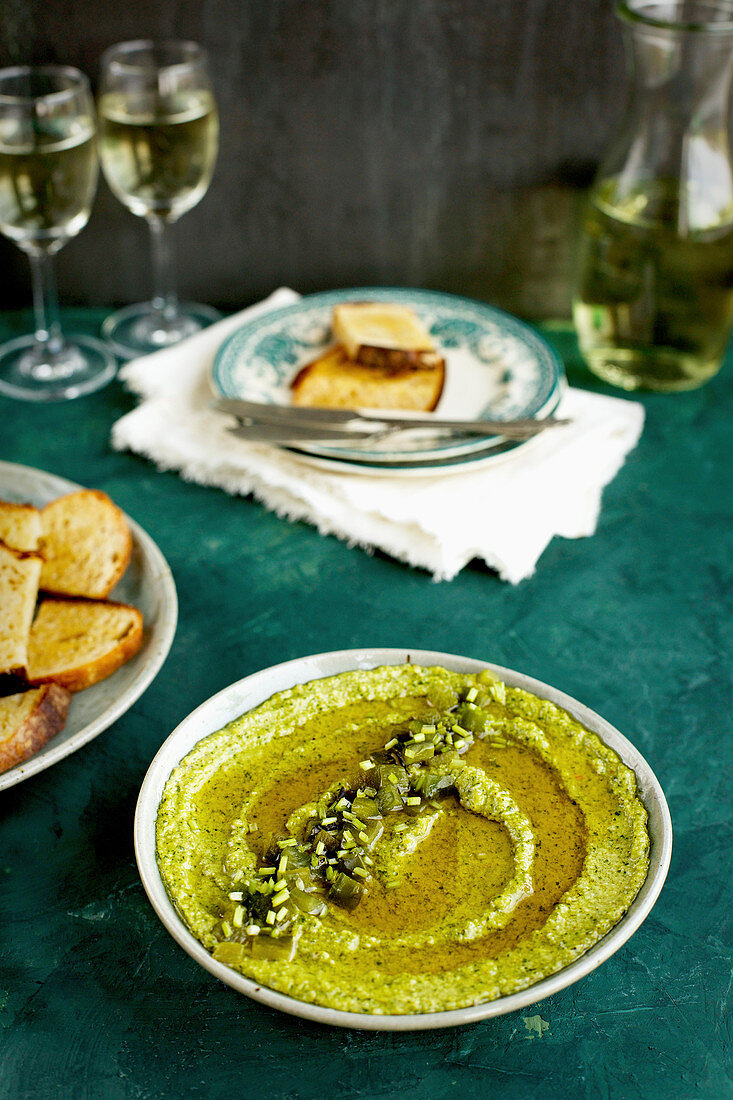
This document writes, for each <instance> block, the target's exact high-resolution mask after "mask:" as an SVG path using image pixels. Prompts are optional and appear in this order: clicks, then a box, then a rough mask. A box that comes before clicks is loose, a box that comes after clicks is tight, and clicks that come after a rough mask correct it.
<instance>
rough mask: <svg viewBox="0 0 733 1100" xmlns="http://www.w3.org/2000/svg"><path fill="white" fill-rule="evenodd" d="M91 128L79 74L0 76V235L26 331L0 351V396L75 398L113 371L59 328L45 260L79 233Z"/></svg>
mask: <svg viewBox="0 0 733 1100" xmlns="http://www.w3.org/2000/svg"><path fill="white" fill-rule="evenodd" d="M95 137H96V122H95V115H94V103H93V100H92V96H91V92H90V90H89V83H88V81H87V78H86V77H85V76H84V75H83V73H80V72H78V71H77V70H76V69H71V68H64V67H61V66H41V67H37V68H32V67H27V66H26V67H19V68H13V69H3V70H0V232H2V233H3V234H4V235H5V236H6V237H8V238H9V239H10V240H11V241H13V242H14V243H15V244H17V245H18V247H19V248H21V249H22V250H23V251H24V252H25V253H27V255H28V257H29V259H30V263H31V271H32V275H33V300H34V306H35V316H36V331H35V334H34V335H33V336H24V337H21V338H20V339H18V340H12V341H10V343H8V344H5V345H3V346H2V347H0V391H2V392H3V393H6V394H9V395H10V396H12V397H19V398H22V399H25V400H32V401H48V400H60V399H63V398H70V397H78V396H80V395H81V394H84V393H89V392H90V391H92V390H95V389H98V388H99V387H100V386H103V385H105V384H106V383H107V382H108V381H109V380H110V378H112V376H113V375H114V372H115V360H114V357H113V356H112V355H111V354H110V352H109V350H108V348H107V347H106V346H105V345H104V344H103V343H101V342H100V341H98V340H94V339H93V338H92V337H85V336H80V337H76V338H74V339H73V340H72V339H66V338H65V337H64V336H63V334H62V332H61V325H60V321H59V313H58V301H57V296H56V284H55V277H54V270H53V259H52V258H53V256H54V254H55V253H56V252H58V250H59V249H60V248H62V247H63V245H64V244H66V242H67V241H68V240H69V239H70V238H71V237H75V236H76V234H77V233H78V232H79V231H80V230H81V229H83V228H84V226H85V225H86V223H87V221H88V220H89V214H90V211H91V208H92V202H93V200H94V195H95V191H96V187H97V175H98V167H97V151H96V140H95Z"/></svg>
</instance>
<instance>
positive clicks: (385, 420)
mask: <svg viewBox="0 0 733 1100" xmlns="http://www.w3.org/2000/svg"><path fill="white" fill-rule="evenodd" d="M212 407H213V408H214V409H216V410H218V411H219V412H224V413H230V414H231V415H232V416H235V417H236V418H237V419H238V420H242V421H245V422H246V423H248V424H259V425H265V424H269V425H272V426H273V427H274V426H277V427H279V428H280V429H283V428H286V429H288V430H291V431H294V430H297V431H301V430H306V429H317V430H319V431H323V430H324V429H328V430H329V431H332V432H333V431H336V432H337V434H335V435H332V436H329V437H328V438H340V439H343V438H344V437H345V436H346V435H348V434H352V433H353V434H355V435H356V434H360V433H364V434H367V435H373V434H375V433H376V432H379V431H380V430H381V431H395V430H407V431H409V430H414V429H416V428H427V429H429V430H430V431H434V432H445V431H448V432H452V433H454V434H459V435H503V436H505V437H507V438H511V439H529V438H530V437H531V436H533V435H537V434H538V433H539V432H542V431H544V430H545V428H552V427H556V426H558V425H561V424H567V423H568V421H567V420H558V419H557V418H555V417H546V418H545V419H544V420H535V419H531V418H526V419H522V420H444V419H441V418H439V417H432V416H431V417H426V416H415V417H413V416H410V417H408V416H396V415H393V414H392V413H389V412H386V413H382V412H381V411H380V412H379V413H377V412H373V413H360V412H358V411H357V410H356V409H321V408H310V407H307V408H306V407H304V406H300V405H268V404H265V403H261V402H258V401H244V400H242V399H240V398H234V397H225V398H219V399H218V400H216V401H215V402H214V403H213V406H212ZM301 438H305V437H303V436H301ZM312 438H314V439H315V438H321V439H323V438H326V437H324V436H323V435H320V436H318V437H316V436H315V435H314V436H312Z"/></svg>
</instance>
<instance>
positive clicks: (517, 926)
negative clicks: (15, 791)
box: [135, 649, 672, 1030]
mask: <svg viewBox="0 0 733 1100" xmlns="http://www.w3.org/2000/svg"><path fill="white" fill-rule="evenodd" d="M671 843H672V829H671V822H670V817H669V811H668V808H667V804H666V801H665V798H664V794H663V792H662V789H661V787H660V785H659V783H658V781H657V779H656V777H655V776H654V774H653V772H652V770H651V768H650V767H649V765H648V764H647V763H646V761H645V760H644V759H643V758H642V756H641V755H640V754H639V753H638V751H637V750H636V749H635V748H634V747H633V745H632V744H631V743H630V742H629V741H627V740H626V738H625V737H623V735H622V734H621V733H619V732H618V730H616V729H614V728H613V727H612V726H610V725H609V724H608V723H607V722H606V721H605V720H604V719H603V718H601V717H600V716H599V715H597V714H595V713H594V712H592V711H591V710H589V709H588V708H587V707H585V706H583V705H582V704H581V703H579V702H577V701H576V700H574V699H572V698H570V697H569V696H567V695H564V694H563V693H561V692H559V691H557V690H556V689H554V688H552V687H549V686H547V685H545V684H542V683H540V682H539V681H536V680H533V679H531V678H530V677H528V676H525V675H523V674H522V673H519V672H514V671H512V670H510V669H505V668H501V667H499V666H496V665H492V664H489V663H487V662H484V661H480V660H474V659H471V658H467V657H460V656H457V655H454V654H448V653H439V652H432V651H421V650H408V649H357V650H343V651H339V652H334V653H326V654H318V655H315V656H310V657H305V658H302V659H299V660H295V661H289V662H287V663H285V664H281V665H277V666H274V667H272V668H269V669H265V670H264V671H262V672H257V673H255V674H253V675H251V676H247V677H245V678H244V679H243V680H240V681H239V682H237V683H235V684H232V685H231V686H230V687H228V688H226V689H224V691H221V692H219V693H218V694H217V695H215V696H213V698H211V699H209V700H207V701H206V702H205V703H203V704H202V705H201V706H200V707H199V708H198V709H197V710H195V711H194V712H193V713H192V714H191V715H189V716H188V718H186V719H185V720H184V721H183V722H182V723H181V724H180V725H179V726H178V728H177V729H176V730H174V731H173V733H172V734H171V735H170V737H169V738H168V739H167V741H166V742H165V743H164V744H163V746H162V747H161V749H160V751H159V752H158V754H157V755H156V757H155V759H154V760H153V762H152V764H151V766H150V769H149V771H148V773H147V775H146V777H145V780H144V782H143V785H142V789H141V792H140V797H139V800H138V806H137V812H136V817H135V850H136V856H137V861H138V867H139V870H140V875H141V878H142V882H143V885H144V887H145V890H146V892H147V894H148V897H149V899H150V901H151V903H152V905H153V908H154V909H155V911H156V913H157V914H158V916H159V917H160V919H161V920H162V922H163V924H164V925H165V927H166V928H167V929H168V931H169V932H170V933H171V935H172V936H173V937H174V939H175V940H176V941H177V942H178V943H179V944H180V945H181V947H183V948H184V950H185V951H187V952H188V954H189V955H190V956H191V957H192V958H193V959H195V960H196V961H197V962H198V963H199V964H200V965H201V966H202V967H204V968H205V969H206V970H208V971H209V972H210V973H211V974H213V975H214V976H215V977H217V978H219V979H220V980H221V981H223V982H225V983H226V984H228V985H230V986H232V987H233V988H234V989H237V990H239V991H240V992H242V993H244V994H246V995H247V996H249V997H252V998H253V999H255V1000H259V1001H262V1002H264V1003H266V1004H268V1005H270V1006H272V1007H275V1008H278V1009H281V1010H283V1011H285V1012H289V1013H292V1014H294V1015H298V1016H302V1017H305V1018H308V1019H312V1020H317V1021H319V1022H322V1023H327V1024H333V1025H337V1026H345V1027H356V1028H366V1029H374V1030H377V1029H383V1030H410V1029H421V1028H434V1027H447V1026H454V1025H457V1024H465V1023H469V1022H472V1021H476V1020H480V1019H484V1018H486V1017H490V1016H495V1015H499V1014H501V1013H505V1012H510V1011H514V1010H516V1009H519V1008H522V1007H524V1006H526V1005H528V1004H532V1003H534V1002H536V1001H538V1000H541V999H543V998H544V997H547V996H550V995H551V994H553V993H555V992H557V991H558V990H560V989H562V988H564V987H566V986H568V985H570V984H571V983H573V982H575V981H578V980H579V979H581V978H582V977H583V976H584V975H586V974H588V973H589V972H590V971H591V970H593V969H594V968H595V967H597V966H599V965H600V964H601V963H602V962H604V961H605V960H606V959H608V958H609V957H610V956H611V955H612V954H613V953H614V952H615V951H616V950H617V949H618V948H619V947H620V946H621V945H622V944H623V943H624V942H625V941H626V940H627V939H628V938H629V936H631V935H632V934H633V932H634V931H635V930H636V929H637V928H638V927H639V925H640V924H641V922H642V921H643V920H644V919H645V917H646V916H647V915H648V913H649V912H650V910H651V908H652V906H653V904H654V902H655V901H656V898H657V897H658V895H659V892H660V890H661V888H662V885H663V883H664V879H665V876H666V873H667V869H668V866H669V860H670V854H671Z"/></svg>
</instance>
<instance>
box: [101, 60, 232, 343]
mask: <svg viewBox="0 0 733 1100" xmlns="http://www.w3.org/2000/svg"><path fill="white" fill-rule="evenodd" d="M98 114H99V154H100V159H101V162H102V171H103V173H104V176H105V179H106V180H107V183H108V184H109V186H110V188H111V190H112V191H113V192H114V194H115V195H116V196H117V198H118V199H120V201H121V202H122V203H124V205H125V206H126V207H127V208H128V210H131V211H132V213H133V214H137V216H138V217H141V218H145V219H146V221H147V223H148V225H149V226H150V232H151V238H152V246H153V271H154V294H153V300H152V301H151V302H144V303H141V304H139V305H133V306H127V307H125V308H124V309H121V310H119V311H118V312H117V313H113V314H112V315H111V316H110V317H108V318H107V320H106V321H105V323H104V325H103V326H102V332H103V334H104V335H105V336H106V337H107V339H108V340H109V341H110V343H111V344H112V346H113V347H114V349H115V350H116V351H117V353H118V354H119V355H122V356H125V357H126V358H129V357H131V356H133V355H142V354H145V353H146V352H150V351H155V350H157V349H158V348H163V347H168V346H169V345H171V344H176V343H178V341H179V340H182V339H184V337H186V336H191V335H192V334H193V333H195V332H198V331H199V329H202V328H205V327H206V326H207V325H209V324H211V322H212V321H215V320H217V319H218V318H219V317H220V316H221V314H219V313H218V311H217V310H215V309H212V308H211V307H209V306H205V305H198V304H195V303H192V302H179V300H178V297H177V295H176V291H175V283H174V277H173V264H172V253H171V245H170V241H169V234H168V231H167V227H168V226H169V225H170V224H171V223H172V222H175V221H177V219H178V218H180V216H181V215H182V214H185V213H186V212H187V211H188V210H190V209H191V208H192V207H194V206H195V205H196V204H197V203H198V202H199V201H200V200H201V199H202V198H203V196H204V195H205V193H206V190H207V188H208V186H209V183H210V182H211V177H212V175H213V172H214V164H215V162H216V154H217V150H218V142H219V119H218V114H217V110H216V103H215V100H214V96H213V93H212V90H211V81H210V79H209V75H208V70H207V64H206V55H205V53H204V51H203V50H202V49H201V47H200V46H198V45H196V43H195V42H160V43H155V42H149V41H141V42H123V43H121V44H120V45H117V46H113V47H112V48H111V49H109V50H107V51H106V53H105V54H104V55H103V57H102V74H101V84H100V90H99V100H98Z"/></svg>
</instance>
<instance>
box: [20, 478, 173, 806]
mask: <svg viewBox="0 0 733 1100" xmlns="http://www.w3.org/2000/svg"><path fill="white" fill-rule="evenodd" d="M177 614H178V603H177V598H176V589H175V585H174V582H173V577H172V575H171V571H170V569H169V567H168V564H167V562H166V560H165V558H164V557H163V555H162V553H161V552H160V550H159V549H158V547H157V546H156V545H155V543H154V542H153V540H152V539H151V538H150V536H149V535H147V534H146V533H145V531H143V530H142V528H141V527H139V526H138V525H137V524H136V523H135V522H134V521H133V520H132V519H130V518H129V517H128V516H126V515H125V514H124V512H122V510H121V509H120V508H119V507H118V506H117V505H116V504H115V503H114V501H112V500H111V499H110V497H109V496H107V494H106V493H103V492H101V491H100V490H98V489H89V488H84V487H82V486H80V485H76V484H74V483H73V482H70V481H66V480H65V479H63V478H59V477H56V476H55V475H53V474H48V473H45V472H43V471H41V470H35V469H32V468H30V467H28V466H18V465H16V464H14V463H10V462H0V790H2V789H3V788H4V787H10V786H13V785H14V784H15V783H19V782H20V781H21V780H23V779H27V778H28V777H29V776H31V775H34V774H36V773H37V772H39V771H42V770H44V769H45V768H47V767H50V766H51V765H52V764H55V763H56V762H57V761H58V760H61V759H63V757H65V756H68V755H69V754H70V753H72V752H75V751H76V750H77V749H78V748H81V746H82V745H84V744H86V743H87V742H88V741H90V740H91V739H92V738H93V737H96V736H97V734H99V733H101V732H102V730H104V729H106V728H107V727H108V726H110V725H111V724H112V723H113V722H114V721H115V720H116V719H117V718H119V717H120V715H122V714H123V713H124V712H125V711H126V710H127V709H128V708H129V707H130V706H132V704H133V703H134V702H135V700H136V699H137V698H138V697H139V696H140V695H141V694H142V692H143V691H144V690H145V688H146V687H147V686H148V685H149V684H150V682H151V681H152V679H153V678H154V676H155V675H156V674H157V672H158V670H159V669H160V667H161V665H162V664H163V661H164V660H165V658H166V655H167V653H168V650H169V649H170V646H171V643H172V641H173V636H174V634H175V629H176V621H177Z"/></svg>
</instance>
